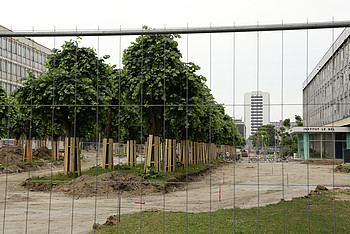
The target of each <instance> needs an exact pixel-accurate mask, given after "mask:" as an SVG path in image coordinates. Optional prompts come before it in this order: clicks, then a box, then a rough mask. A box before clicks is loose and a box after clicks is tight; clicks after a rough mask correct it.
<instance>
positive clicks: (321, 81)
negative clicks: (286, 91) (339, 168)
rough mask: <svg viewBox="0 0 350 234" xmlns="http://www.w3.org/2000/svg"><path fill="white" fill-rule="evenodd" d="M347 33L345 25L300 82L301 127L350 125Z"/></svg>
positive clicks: (349, 59) (349, 50)
mask: <svg viewBox="0 0 350 234" xmlns="http://www.w3.org/2000/svg"><path fill="white" fill-rule="evenodd" d="M349 36H350V28H347V29H345V30H344V31H343V32H342V33H341V35H340V36H339V37H338V38H337V40H336V41H335V42H334V44H333V46H332V47H331V48H329V50H328V51H327V53H326V54H325V55H324V56H323V58H322V59H321V61H320V62H319V63H318V64H317V66H316V67H315V68H314V69H313V71H312V72H311V73H310V75H309V76H308V78H307V80H305V82H304V84H303V104H304V105H303V115H304V116H303V118H304V125H305V126H350V105H349V103H350V57H349V56H350V37H349Z"/></svg>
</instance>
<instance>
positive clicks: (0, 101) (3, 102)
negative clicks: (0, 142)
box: [0, 85, 9, 138]
mask: <svg viewBox="0 0 350 234" xmlns="http://www.w3.org/2000/svg"><path fill="white" fill-rule="evenodd" d="M8 102H9V99H8V96H7V93H6V91H5V89H4V88H3V87H2V86H1V85H0V124H1V125H0V138H3V137H6V136H7V127H8V124H7V122H8V121H7V120H8Z"/></svg>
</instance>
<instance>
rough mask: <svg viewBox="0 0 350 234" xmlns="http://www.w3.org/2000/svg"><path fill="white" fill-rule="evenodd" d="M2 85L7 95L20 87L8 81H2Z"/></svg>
mask: <svg viewBox="0 0 350 234" xmlns="http://www.w3.org/2000/svg"><path fill="white" fill-rule="evenodd" d="M0 83H1V86H2V87H4V89H5V90H6V93H7V95H10V93H11V92H12V91H13V90H15V89H16V88H18V87H19V86H18V85H13V84H9V83H6V82H0Z"/></svg>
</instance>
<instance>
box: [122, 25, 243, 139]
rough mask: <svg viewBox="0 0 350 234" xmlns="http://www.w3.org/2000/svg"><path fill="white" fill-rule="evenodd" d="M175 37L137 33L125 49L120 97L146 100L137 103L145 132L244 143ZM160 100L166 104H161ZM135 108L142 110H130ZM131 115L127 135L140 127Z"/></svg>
mask: <svg viewBox="0 0 350 234" xmlns="http://www.w3.org/2000/svg"><path fill="white" fill-rule="evenodd" d="M146 30H150V29H148V28H147V29H146ZM179 37H180V36H179V35H169V34H167V35H146V36H140V37H138V38H137V39H136V42H133V43H132V45H131V46H130V47H129V48H127V49H126V50H125V51H124V55H123V64H124V73H123V76H122V82H121V89H122V90H124V91H125V93H124V94H123V98H124V100H123V101H125V103H126V104H131V105H135V104H136V105H139V104H144V105H145V107H143V108H142V115H143V116H142V119H143V120H144V121H145V122H144V123H142V124H143V126H144V127H145V128H146V131H145V132H144V133H147V134H153V135H158V136H162V133H163V132H164V131H165V133H166V138H173V139H175V138H176V139H185V137H186V135H187V134H186V133H188V137H189V139H190V140H195V141H202V142H209V141H210V140H211V142H215V143H217V144H225V143H226V144H232V145H233V144H236V145H245V139H244V138H243V137H242V136H241V135H240V134H239V132H238V129H237V127H236V126H235V124H234V122H233V120H232V118H231V117H230V116H228V115H225V111H224V107H223V106H222V105H220V104H217V103H216V102H215V100H214V97H213V96H212V94H211V93H210V89H209V88H208V86H207V85H206V84H205V81H206V78H205V77H203V76H201V75H198V74H196V72H197V71H198V70H199V69H200V68H199V66H197V65H195V64H194V63H192V62H189V63H185V62H182V61H181V57H182V55H181V53H180V51H179V49H178V43H177V42H176V40H175V39H176V38H179ZM141 96H142V100H141ZM164 104H165V105H167V106H166V108H165V109H164V108H163V107H162V105H164ZM187 104H189V105H190V106H186V105H187ZM139 113H141V111H137V113H132V115H140V114H139ZM126 118H127V117H126ZM130 119H132V120H131V126H130V128H129V129H128V130H127V131H128V132H129V135H130V138H132V137H133V136H132V134H130V132H136V130H137V129H140V127H139V126H140V121H139V122H138V124H136V123H135V124H134V121H133V120H139V119H141V116H139V117H138V118H135V117H131V118H130ZM163 120H165V129H163V126H164V125H163ZM136 127H137V128H136ZM130 129H131V131H130ZM209 135H211V136H212V139H209Z"/></svg>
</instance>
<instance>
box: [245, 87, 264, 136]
mask: <svg viewBox="0 0 350 234" xmlns="http://www.w3.org/2000/svg"><path fill="white" fill-rule="evenodd" d="M244 122H245V123H246V129H247V134H246V136H247V137H249V136H251V135H254V134H255V133H256V132H257V131H258V129H259V127H260V126H261V125H265V124H268V123H270V94H269V93H268V92H261V91H252V92H248V93H245V94H244Z"/></svg>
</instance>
